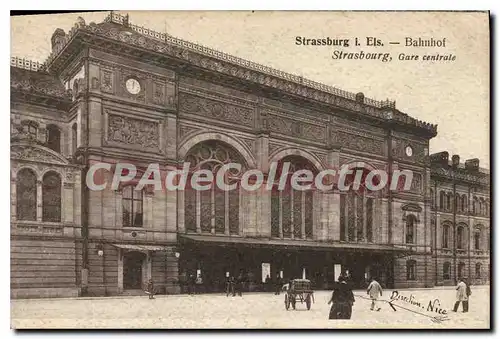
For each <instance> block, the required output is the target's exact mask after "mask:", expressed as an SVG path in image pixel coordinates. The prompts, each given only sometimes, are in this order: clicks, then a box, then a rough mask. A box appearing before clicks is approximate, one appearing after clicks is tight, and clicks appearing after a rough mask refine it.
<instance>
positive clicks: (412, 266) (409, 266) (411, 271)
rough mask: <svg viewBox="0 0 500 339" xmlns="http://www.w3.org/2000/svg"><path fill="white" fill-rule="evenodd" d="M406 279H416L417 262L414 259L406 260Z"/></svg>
mask: <svg viewBox="0 0 500 339" xmlns="http://www.w3.org/2000/svg"><path fill="white" fill-rule="evenodd" d="M406 280H417V262H416V261H415V260H408V261H406Z"/></svg>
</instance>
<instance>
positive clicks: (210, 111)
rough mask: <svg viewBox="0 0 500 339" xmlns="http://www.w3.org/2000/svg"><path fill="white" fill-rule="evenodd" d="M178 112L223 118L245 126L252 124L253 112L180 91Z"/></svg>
mask: <svg viewBox="0 0 500 339" xmlns="http://www.w3.org/2000/svg"><path fill="white" fill-rule="evenodd" d="M179 112H180V114H183V113H190V114H198V115H202V116H205V117H207V118H212V119H217V120H225V121H229V122H233V123H236V124H238V125H243V126H247V127H253V126H254V112H253V110H252V109H248V108H245V107H239V106H236V105H231V104H227V103H223V102H218V101H216V100H212V99H207V98H202V97H198V96H195V95H190V94H187V93H182V92H181V93H179Z"/></svg>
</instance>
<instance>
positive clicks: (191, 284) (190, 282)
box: [188, 274, 196, 295]
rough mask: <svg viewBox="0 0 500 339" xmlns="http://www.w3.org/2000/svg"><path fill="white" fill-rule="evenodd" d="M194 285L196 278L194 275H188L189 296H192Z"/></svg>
mask: <svg viewBox="0 0 500 339" xmlns="http://www.w3.org/2000/svg"><path fill="white" fill-rule="evenodd" d="M195 283H196V278H195V276H194V274H190V275H189V278H188V293H189V294H190V295H193V294H194V287H195Z"/></svg>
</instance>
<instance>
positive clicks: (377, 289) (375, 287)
mask: <svg viewBox="0 0 500 339" xmlns="http://www.w3.org/2000/svg"><path fill="white" fill-rule="evenodd" d="M366 294H368V295H369V296H370V299H371V300H372V305H371V307H370V310H372V311H373V310H376V311H380V307H376V303H377V299H378V296H379V294H380V296H382V286H380V284H379V283H378V281H377V280H376V279H375V278H372V281H371V283H370V285H368V289H367V290H366Z"/></svg>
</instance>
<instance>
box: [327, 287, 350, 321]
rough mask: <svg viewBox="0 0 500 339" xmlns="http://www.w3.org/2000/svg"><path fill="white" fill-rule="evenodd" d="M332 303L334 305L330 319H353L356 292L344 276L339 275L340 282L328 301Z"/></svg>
mask: <svg viewBox="0 0 500 339" xmlns="http://www.w3.org/2000/svg"><path fill="white" fill-rule="evenodd" d="M330 304H332V306H331V308H330V315H329V319H351V314H352V304H354V294H353V293H352V289H351V287H350V286H349V284H347V283H346V280H345V278H344V277H339V282H338V283H337V284H336V286H335V288H334V290H333V293H332V297H331V299H330V301H329V302H328V305H330Z"/></svg>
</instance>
